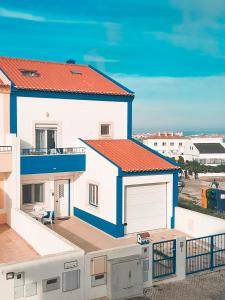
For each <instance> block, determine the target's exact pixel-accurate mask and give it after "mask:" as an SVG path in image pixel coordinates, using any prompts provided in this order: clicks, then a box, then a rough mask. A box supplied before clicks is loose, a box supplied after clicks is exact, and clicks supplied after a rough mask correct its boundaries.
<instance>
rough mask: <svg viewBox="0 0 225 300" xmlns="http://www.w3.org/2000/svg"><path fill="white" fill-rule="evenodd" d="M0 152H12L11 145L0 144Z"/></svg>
mask: <svg viewBox="0 0 225 300" xmlns="http://www.w3.org/2000/svg"><path fill="white" fill-rule="evenodd" d="M1 152H12V146H0V153H1Z"/></svg>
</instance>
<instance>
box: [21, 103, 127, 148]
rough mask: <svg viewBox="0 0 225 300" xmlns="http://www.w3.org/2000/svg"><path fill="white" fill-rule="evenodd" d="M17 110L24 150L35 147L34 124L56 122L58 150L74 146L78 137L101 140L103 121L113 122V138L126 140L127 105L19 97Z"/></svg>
mask: <svg viewBox="0 0 225 300" xmlns="http://www.w3.org/2000/svg"><path fill="white" fill-rule="evenodd" d="M17 108H18V117H17V119H18V136H19V137H20V138H21V142H22V147H25V148H26V147H27V148H29V147H31V146H35V136H34V130H35V123H46V124H48V123H49V124H56V123H57V124H58V125H59V135H60V136H59V137H58V146H59V147H71V146H73V145H74V141H75V140H76V138H83V139H98V138H99V126H100V123H104V122H110V123H112V127H113V138H127V103H126V102H113V101H90V100H86V101H85V100H69V99H48V98H46V99H45V98H25V97H18V98H17ZM47 113H48V114H49V117H47Z"/></svg>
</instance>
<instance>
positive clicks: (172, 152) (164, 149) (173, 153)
mask: <svg viewBox="0 0 225 300" xmlns="http://www.w3.org/2000/svg"><path fill="white" fill-rule="evenodd" d="M186 142H187V139H173V138H171V139H163V138H162V139H151V138H149V139H146V140H144V141H143V143H144V144H145V145H146V146H148V147H150V148H152V149H154V150H156V151H158V152H159V153H161V154H164V155H166V156H169V157H177V156H179V155H183V153H184V148H185V144H186ZM155 143H157V146H155V145H154V144H155ZM163 143H166V145H165V146H163V145H162V144H163ZM170 143H174V146H171V145H170ZM179 143H182V146H179Z"/></svg>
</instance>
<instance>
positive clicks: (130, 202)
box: [126, 183, 166, 233]
mask: <svg viewBox="0 0 225 300" xmlns="http://www.w3.org/2000/svg"><path fill="white" fill-rule="evenodd" d="M126 223H127V233H132V232H138V231H144V230H152V229H158V228H165V227H166V183H163V184H149V185H137V186H131V187H126Z"/></svg>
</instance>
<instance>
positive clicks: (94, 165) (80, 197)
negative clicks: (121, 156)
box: [73, 142, 118, 224]
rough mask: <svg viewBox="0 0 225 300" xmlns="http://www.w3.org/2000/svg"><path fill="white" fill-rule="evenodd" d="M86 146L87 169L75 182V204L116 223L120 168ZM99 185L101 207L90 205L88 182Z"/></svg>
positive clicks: (82, 144) (81, 143)
mask: <svg viewBox="0 0 225 300" xmlns="http://www.w3.org/2000/svg"><path fill="white" fill-rule="evenodd" d="M80 146H85V147H86V171H85V172H84V173H83V174H81V175H80V177H78V178H77V180H76V181H75V182H74V203H73V206H75V207H77V208H79V209H81V210H85V211H86V212H88V213H90V214H92V215H94V216H97V217H99V218H102V219H104V220H106V221H109V222H111V223H113V224H116V176H117V175H118V168H117V167H116V166H114V165H113V164H111V163H110V162H109V161H108V160H107V159H105V158H104V157H102V156H101V155H100V154H98V153H97V152H96V151H94V150H92V149H91V148H90V147H89V146H86V145H85V144H84V143H83V142H80ZM89 183H94V184H98V185H99V207H94V206H91V205H89V194H88V184H89Z"/></svg>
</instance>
